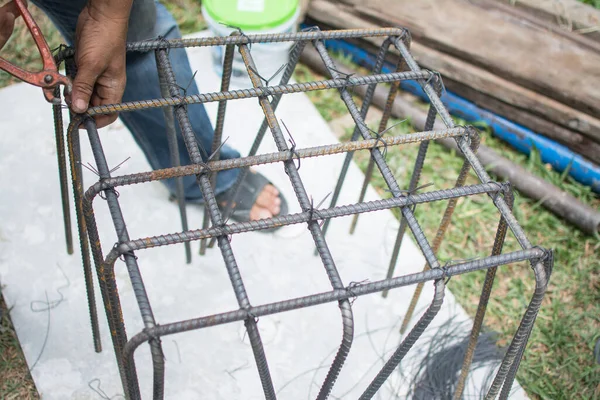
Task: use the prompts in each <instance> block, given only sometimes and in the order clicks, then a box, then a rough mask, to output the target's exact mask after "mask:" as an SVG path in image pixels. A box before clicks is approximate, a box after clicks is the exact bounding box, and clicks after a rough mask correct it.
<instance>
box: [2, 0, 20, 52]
mask: <svg viewBox="0 0 600 400" xmlns="http://www.w3.org/2000/svg"><path fill="white" fill-rule="evenodd" d="M19 15H20V14H19V10H18V9H17V6H16V5H15V3H13V2H12V1H10V2H8V3H6V4H4V5H3V6H2V7H0V49H1V48H2V47H4V45H5V44H6V42H7V41H8V38H9V37H10V35H12V31H13V29H14V27H15V20H16V19H17V17H18V16H19Z"/></svg>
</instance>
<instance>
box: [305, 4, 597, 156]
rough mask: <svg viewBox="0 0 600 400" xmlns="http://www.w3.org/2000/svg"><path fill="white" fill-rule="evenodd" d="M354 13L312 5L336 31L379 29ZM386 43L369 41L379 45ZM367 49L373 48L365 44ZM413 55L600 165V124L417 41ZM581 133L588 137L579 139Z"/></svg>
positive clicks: (481, 100) (455, 85) (461, 88)
mask: <svg viewBox="0 0 600 400" xmlns="http://www.w3.org/2000/svg"><path fill="white" fill-rule="evenodd" d="M350 11H352V9H351V8H348V7H346V6H344V5H341V4H332V3H329V2H327V1H322V0H316V1H313V2H312V3H311V8H310V12H309V16H310V17H312V18H313V19H315V20H317V21H319V22H321V23H323V22H324V23H325V24H327V25H329V26H331V27H333V28H371V27H376V26H377V24H374V23H371V22H368V21H365V20H364V19H363V18H361V17H359V16H357V15H355V14H352V13H351V12H350ZM381 41H382V40H381V39H378V38H372V39H369V43H370V44H371V45H373V46H379V45H380V44H381ZM360 45H361V46H362V47H364V46H366V45H368V44H367V43H361V44H360ZM411 52H412V53H413V54H414V56H415V58H416V59H417V60H418V61H419V63H420V64H421V65H422V66H423V67H426V68H429V69H432V70H436V71H439V72H441V74H442V76H443V77H444V79H445V80H446V81H447V82H448V83H449V85H450V86H452V90H453V91H456V92H457V93H458V94H461V95H463V96H464V97H466V98H468V99H470V100H472V101H474V102H476V103H477V104H478V105H480V106H482V107H483V108H486V109H488V110H490V111H493V112H496V113H498V114H499V115H505V116H507V117H508V118H509V119H511V120H514V121H515V122H518V123H521V124H523V125H525V126H527V127H529V128H531V129H533V130H535V131H536V132H539V133H542V134H544V135H546V136H548V137H551V138H553V139H555V140H557V141H559V142H561V143H563V144H565V145H567V146H568V147H570V148H572V149H573V150H575V151H577V152H579V153H580V154H582V155H584V156H586V157H587V158H589V159H590V160H593V161H595V162H598V160H599V159H600V155H598V154H597V150H598V145H597V144H596V143H593V142H594V141H597V142H600V120H598V119H596V118H592V117H590V116H589V115H587V114H584V113H582V112H580V111H577V110H574V109H572V108H571V107H568V106H565V105H564V104H562V103H560V102H558V101H556V100H553V99H550V98H548V97H546V96H542V95H539V94H537V93H535V92H533V91H531V90H529V89H525V88H523V87H521V86H519V85H516V84H514V83H512V82H509V81H507V80H506V79H503V78H499V77H497V76H495V75H494V74H492V73H490V72H488V71H485V70H483V69H481V68H478V67H475V66H473V65H471V64H469V63H466V62H464V61H461V60H459V59H458V58H456V57H452V56H449V55H447V54H444V53H441V52H439V51H437V50H433V49H431V48H428V47H426V46H423V45H422V44H420V43H419V42H418V40H414V41H413V43H412V47H411ZM575 131H578V132H585V133H584V134H579V133H577V132H575Z"/></svg>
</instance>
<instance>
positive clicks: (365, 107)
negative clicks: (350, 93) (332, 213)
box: [323, 37, 392, 235]
mask: <svg viewBox="0 0 600 400" xmlns="http://www.w3.org/2000/svg"><path fill="white" fill-rule="evenodd" d="M391 43H392V39H391V38H389V37H388V38H386V39H385V40H384V41H383V43H382V44H381V46H380V47H379V52H378V53H377V58H376V60H375V66H374V67H373V71H372V72H373V74H379V73H381V70H382V69H383V64H384V62H385V55H386V54H387V51H388V48H389V47H390V45H391ZM331 68H333V71H330V75H331V76H332V77H333V76H334V75H333V74H336V76H339V75H341V74H340V73H339V72H337V70H336V69H335V64H334V65H332V66H331ZM376 88H377V84H372V85H369V86H368V87H367V92H366V93H365V96H364V97H363V103H362V106H361V108H360V117H361V119H362V120H364V119H365V118H366V116H367V113H368V112H369V107H371V102H372V101H373V95H374V94H375V89H376ZM360 133H361V132H360V129H359V127H358V126H355V127H354V131H353V132H352V137H351V139H350V140H351V141H355V140H358V138H359V136H360ZM353 157H354V152H353V151H349V152H347V153H346V157H345V158H344V163H343V164H342V170H341V171H340V176H339V177H338V180H337V183H336V184H335V189H334V190H333V194H332V195H331V202H330V203H329V207H335V205H336V204H337V202H338V199H339V197H340V192H341V191H342V186H344V181H345V180H346V174H347V173H348V168H350V162H351V161H352V158H353ZM328 229H329V220H325V223H324V224H323V235H327V230H328Z"/></svg>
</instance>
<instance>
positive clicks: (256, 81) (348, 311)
mask: <svg viewBox="0 0 600 400" xmlns="http://www.w3.org/2000/svg"><path fill="white" fill-rule="evenodd" d="M239 49H240V54H241V56H242V59H243V60H244V63H245V64H246V68H247V70H248V74H249V76H250V80H251V81H252V85H253V86H254V87H255V88H258V87H261V86H262V82H261V80H260V77H259V76H258V74H257V73H256V65H255V64H254V60H253V59H252V55H251V54H250V51H249V49H248V46H247V45H240V47H239ZM259 102H260V105H261V107H262V109H263V113H264V114H265V118H266V120H267V123H268V124H269V129H270V130H271V133H272V135H273V139H274V141H275V144H276V145H277V149H278V150H279V151H287V150H289V149H288V146H287V143H286V141H285V137H284V135H283V132H282V131H281V127H280V126H279V123H278V122H277V118H276V116H275V112H274V110H273V107H271V103H270V102H269V100H268V99H267V97H266V96H262V97H259ZM284 168H285V172H286V174H287V175H288V178H289V179H290V182H291V184H292V187H293V189H294V192H295V194H296V198H297V199H298V203H299V204H300V207H301V209H302V211H304V212H314V208H313V204H312V202H311V201H310V199H309V197H308V193H307V192H306V189H305V188H304V183H303V182H302V179H300V174H299V173H298V169H297V167H296V164H295V163H294V161H293V160H292V159H289V160H287V161H284ZM308 229H309V231H310V233H311V235H312V237H313V241H314V242H315V245H316V248H317V251H318V254H319V256H320V258H321V262H322V263H323V266H324V267H325V271H326V273H327V277H328V278H329V282H330V283H331V286H332V287H333V288H334V289H341V288H343V287H344V285H343V283H342V279H341V277H340V275H339V272H338V270H337V267H336V265H335V262H334V260H333V256H332V255H331V252H330V251H329V247H328V245H327V242H326V241H325V238H324V236H323V232H322V231H321V227H320V226H319V223H318V222H317V221H314V220H311V221H309V222H308ZM339 308H340V312H341V314H342V330H343V333H342V343H341V344H340V347H339V349H338V352H337V353H336V355H335V357H334V359H333V362H332V363H331V367H330V368H329V371H328V372H327V376H326V377H325V380H324V381H323V384H322V385H321V389H320V390H319V394H318V395H317V400H322V399H326V398H327V397H328V396H329V394H330V393H331V390H332V389H333V385H334V384H335V381H336V380H337V377H338V375H339V373H340V371H341V369H342V367H343V365H344V362H345V361H346V357H347V356H348V353H349V352H350V347H351V346H352V341H353V339H354V319H353V315H352V307H351V305H350V302H349V301H348V300H343V301H340V302H339Z"/></svg>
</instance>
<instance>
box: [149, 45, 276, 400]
mask: <svg viewBox="0 0 600 400" xmlns="http://www.w3.org/2000/svg"><path fill="white" fill-rule="evenodd" d="M157 61H158V62H159V63H160V64H161V65H162V68H163V69H164V73H165V80H166V82H167V84H168V86H169V91H170V94H171V96H181V92H180V88H179V86H178V85H177V80H176V79H175V74H174V73H173V68H172V66H171V62H170V60H169V57H168V55H167V52H166V51H165V50H164V49H161V50H158V51H157ZM175 114H176V116H177V121H178V122H179V127H180V129H181V133H182V135H183V139H184V142H185V145H186V148H187V151H188V153H189V155H190V159H191V161H192V162H193V163H194V164H202V163H203V161H202V156H201V155H200V150H199V148H198V142H197V141H196V135H195V133H194V131H193V129H192V125H191V122H190V119H189V115H188V114H187V110H186V108H185V106H178V107H176V108H175ZM196 180H197V182H198V184H199V186H200V190H201V191H202V197H203V198H204V201H205V204H206V206H207V207H208V209H209V212H210V217H211V219H212V223H213V225H214V226H222V225H223V224H224V222H223V218H222V216H221V212H220V211H219V206H218V204H217V201H216V198H215V194H214V192H213V190H212V186H211V182H210V178H209V177H208V175H207V174H199V175H196ZM218 244H219V248H220V249H221V254H222V256H223V260H224V261H225V267H226V268H227V273H228V274H229V279H230V281H231V284H232V286H233V290H234V292H235V296H236V299H237V301H238V305H239V306H240V308H242V309H247V308H248V307H250V300H249V299H248V294H247V293H246V288H245V287H244V282H243V281H242V277H241V275H240V271H239V268H238V266H237V262H236V260H235V256H234V255H233V250H232V248H231V244H230V243H229V239H228V238H227V236H219V238H218ZM245 325H246V330H247V332H248V338H249V339H250V344H251V346H252V351H253V353H254V359H255V361H256V366H257V369H258V374H259V376H260V380H261V384H262V387H263V392H264V394H265V398H267V399H269V400H270V399H276V395H275V389H274V387H273V381H272V379H271V374H270V372H269V366H268V363H267V358H266V355H265V351H264V347H263V344H262V340H261V338H260V332H259V331H258V326H257V322H256V321H255V320H254V318H253V317H252V316H250V315H249V316H248V318H247V319H246V321H245Z"/></svg>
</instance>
